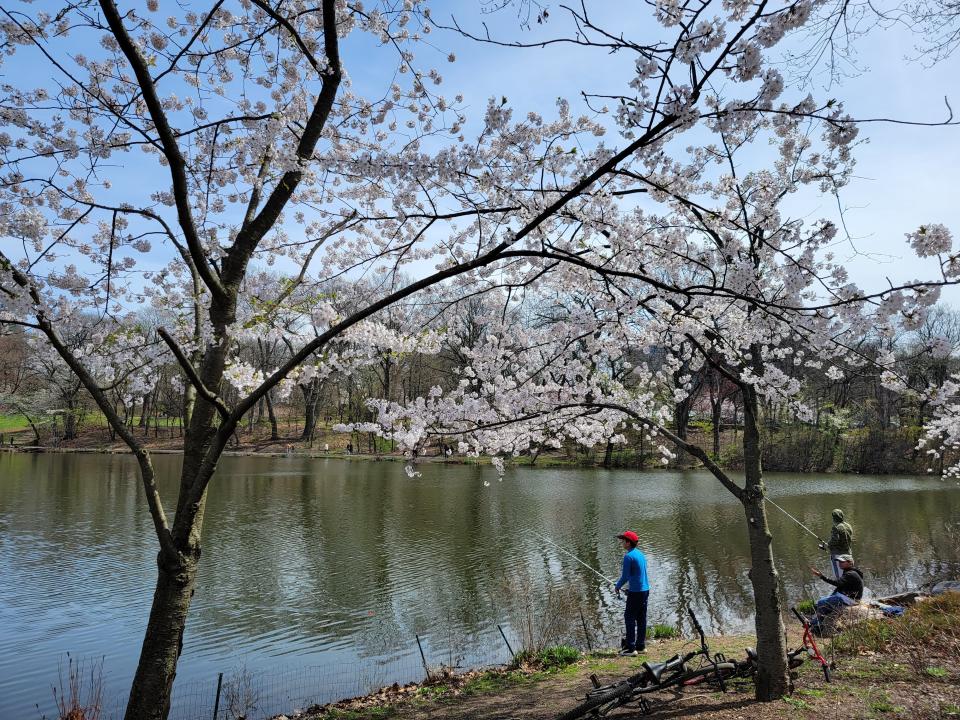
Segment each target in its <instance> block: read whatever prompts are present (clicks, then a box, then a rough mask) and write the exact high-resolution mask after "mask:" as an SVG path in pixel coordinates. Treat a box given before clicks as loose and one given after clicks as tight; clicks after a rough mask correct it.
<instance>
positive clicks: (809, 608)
mask: <svg viewBox="0 0 960 720" xmlns="http://www.w3.org/2000/svg"><path fill="white" fill-rule="evenodd" d="M796 607H797V610H799V611H800V613H801V614H803V615H812V614H813V610H814V602H813V600H801V601H800V602H798V603H797V606H796Z"/></svg>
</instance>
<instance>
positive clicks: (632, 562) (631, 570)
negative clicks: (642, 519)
mask: <svg viewBox="0 0 960 720" xmlns="http://www.w3.org/2000/svg"><path fill="white" fill-rule="evenodd" d="M617 538H618V539H619V540H620V541H621V542H622V543H623V549H624V550H626V553H624V556H623V571H622V572H621V573H620V579H619V580H617V583H616V585H614V588H615V589H616V591H617V597H619V596H620V590H621V589H622V588H623V587H624V586H626V588H627V605H626V607H625V608H624V611H623V621H624V623H625V624H626V626H627V638H626V641H625V642H624V646H623V652H621V653H620V654H621V655H638V654H639V653H641V652H643V651H644V650H646V641H647V599H648V598H649V596H650V583H649V582H648V581H647V558H646V557H644V555H643V553H642V552H640V550H638V549H637V543H638V542H639V541H640V538H639V537H638V536H637V534H636V533H635V532H633V531H632V530H627V531H625V532H622V533H620V534H619V535H617Z"/></svg>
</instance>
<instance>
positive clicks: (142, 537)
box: [0, 454, 960, 717]
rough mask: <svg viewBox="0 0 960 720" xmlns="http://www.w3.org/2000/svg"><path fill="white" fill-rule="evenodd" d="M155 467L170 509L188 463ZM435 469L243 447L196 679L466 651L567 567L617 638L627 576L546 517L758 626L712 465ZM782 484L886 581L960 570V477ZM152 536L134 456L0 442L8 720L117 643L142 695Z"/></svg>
mask: <svg viewBox="0 0 960 720" xmlns="http://www.w3.org/2000/svg"><path fill="white" fill-rule="evenodd" d="M155 462H156V465H157V470H158V475H159V477H160V484H161V490H162V492H164V494H165V499H166V501H167V503H168V504H172V502H173V492H174V489H175V477H176V473H177V471H178V470H179V464H180V461H179V458H177V457H175V456H158V457H157V458H155ZM421 469H422V472H423V475H422V477H420V478H417V479H415V480H411V479H408V478H407V477H406V475H405V474H404V472H403V469H402V467H401V466H400V465H399V464H397V463H392V462H381V463H367V462H350V461H335V460H311V459H306V458H289V459H288V458H284V459H267V458H225V459H224V461H223V463H222V465H221V469H220V470H219V471H218V476H217V478H216V480H215V482H214V485H213V487H212V490H211V492H210V496H209V500H208V510H207V513H206V518H207V521H206V526H205V528H204V555H203V562H202V569H201V575H200V578H199V586H198V590H197V595H196V599H195V601H194V609H193V612H192V615H191V619H190V624H189V626H188V628H187V633H186V638H185V647H184V655H183V660H182V663H181V671H180V677H181V678H183V677H187V678H189V677H198V676H202V677H211V676H215V675H216V673H217V672H218V671H221V670H224V669H227V668H229V667H230V666H232V665H234V664H236V662H238V661H240V660H242V661H244V662H245V663H246V664H247V666H248V668H250V669H251V670H253V671H256V670H257V669H263V668H269V667H271V666H272V665H275V664H276V663H278V662H284V663H288V664H289V663H295V664H296V663H300V664H304V665H327V664H329V665H331V666H332V665H336V664H341V663H345V662H352V661H354V660H356V659H357V658H358V657H359V658H389V657H396V656H399V655H403V654H406V653H409V652H410V651H411V647H412V643H413V637H414V635H415V634H419V635H421V637H423V638H424V640H425V642H426V645H427V648H428V650H429V652H431V653H432V654H434V655H443V654H444V653H447V654H449V657H451V658H452V657H453V656H454V655H456V654H458V653H459V654H466V655H469V646H470V645H471V644H472V643H479V642H481V640H482V638H483V637H484V636H487V637H488V636H489V632H490V631H491V630H493V628H495V625H496V623H497V622H503V621H504V620H508V619H509V616H510V610H509V608H508V607H507V605H509V604H510V598H509V595H510V593H514V594H516V593H517V592H526V593H530V595H531V596H532V597H534V598H536V597H537V596H538V595H539V594H541V593H543V589H544V587H545V586H546V583H548V582H549V581H550V580H551V579H553V580H564V581H568V582H571V583H573V585H574V586H576V587H578V588H581V589H582V592H583V593H584V595H585V596H586V597H588V598H590V601H591V604H592V605H593V606H594V607H596V608H597V609H598V613H599V614H600V615H601V616H603V617H607V618H608V619H612V624H611V625H610V626H609V628H610V630H611V632H614V631H615V628H616V623H615V616H616V614H617V612H618V607H617V606H616V605H615V604H614V603H613V602H612V599H611V598H610V596H609V591H608V590H607V589H606V588H604V587H602V585H601V583H599V582H598V579H597V578H596V577H595V576H594V575H592V574H591V573H590V572H589V571H588V570H586V569H585V568H583V567H581V566H580V565H578V564H577V563H576V561H574V560H572V559H571V558H569V557H567V556H565V555H564V554H562V553H560V552H558V551H557V550H556V548H554V547H552V546H550V545H548V544H546V543H544V542H543V541H542V540H541V539H540V537H539V536H538V534H539V533H543V534H546V535H548V536H549V537H551V538H552V539H553V540H554V541H555V542H557V543H558V544H560V545H561V546H563V547H565V548H567V549H569V550H570V552H572V553H574V554H575V555H576V556H578V557H579V558H581V559H582V560H583V561H584V562H586V563H588V564H590V565H591V566H593V567H596V568H598V569H599V570H601V572H603V573H605V574H606V575H609V576H615V575H616V573H617V570H618V568H619V557H620V550H619V549H618V546H617V543H616V541H615V540H614V536H615V535H616V533H617V532H619V531H621V530H622V529H624V528H626V527H630V528H633V529H635V530H637V532H639V534H640V536H641V538H642V540H641V544H642V549H643V550H644V551H645V552H646V553H647V555H648V558H649V563H650V576H651V580H652V583H653V592H652V594H651V617H652V618H653V619H655V620H659V621H663V622H671V623H677V622H679V621H680V620H681V619H682V618H683V617H684V615H685V612H686V609H687V607H693V608H694V609H696V610H697V612H698V613H699V614H700V615H701V616H702V617H703V618H704V619H705V620H707V621H708V622H706V623H705V624H707V625H709V626H710V627H712V628H713V629H714V630H716V631H733V630H741V629H744V628H748V627H749V625H750V623H751V620H752V599H751V595H750V587H749V581H748V579H747V558H748V557H749V549H748V544H747V537H746V534H745V532H744V528H743V524H744V520H743V512H742V509H741V507H740V506H739V505H738V504H737V502H736V501H735V500H734V499H733V498H732V497H731V496H729V495H728V494H727V493H726V492H725V491H724V490H723V489H722V488H720V487H719V485H718V484H717V483H716V482H715V481H714V480H713V479H712V478H711V477H710V476H709V475H706V474H705V473H699V472H691V473H654V472H651V473H635V472H626V471H601V470H557V471H553V470H521V469H515V470H512V471H510V472H508V475H507V477H506V478H505V479H504V480H503V481H502V482H498V481H497V479H496V476H495V474H494V473H493V472H492V470H491V469H490V468H480V467H476V466H436V465H426V466H424V467H422V468H421ZM485 479H486V480H489V481H490V483H491V486H490V487H484V485H483V481H484V480H485ZM768 484H769V486H770V490H771V494H772V495H773V496H774V497H775V499H776V500H777V501H778V503H779V504H781V505H782V506H783V507H784V508H785V509H786V510H787V511H789V512H790V513H791V514H793V515H795V516H796V517H797V518H798V519H799V520H800V521H801V522H803V523H804V524H806V525H808V526H810V527H812V528H814V529H815V530H816V531H817V532H819V533H820V534H821V535H825V534H826V533H828V532H829V524H830V510H831V509H832V508H833V507H837V506H839V507H843V508H844V510H845V511H846V513H847V516H848V518H849V519H850V520H851V521H852V522H853V524H854V526H855V527H856V530H857V537H856V541H855V548H854V550H855V553H856V555H857V558H858V563H859V564H860V565H861V566H862V567H863V568H864V569H865V570H866V572H867V577H868V581H869V585H870V587H871V588H872V589H873V590H874V591H875V592H878V593H884V592H887V591H894V590H899V589H903V588H905V587H907V586H911V585H915V584H917V583H919V582H922V581H924V580H927V579H928V578H931V577H937V576H943V575H957V574H958V572H957V571H958V561H960V549H958V544H960V543H958V532H957V528H956V527H955V526H951V525H950V523H951V522H954V523H955V522H957V518H958V516H960V513H958V510H960V495H958V490H957V488H956V486H955V485H949V484H944V483H942V482H940V481H938V480H932V479H927V478H867V477H850V476H826V475H820V476H808V477H800V478H798V477H789V476H776V475H773V476H770V477H769V478H768ZM771 526H772V530H773V533H774V537H775V550H776V554H777V559H778V563H779V566H780V569H781V572H782V577H783V583H784V590H785V592H786V593H787V596H788V597H789V598H791V599H792V600H797V599H799V598H802V597H806V596H812V595H818V594H820V593H821V592H822V588H820V587H817V586H816V585H815V583H814V582H813V579H812V578H811V577H810V575H809V571H808V570H807V568H808V566H809V565H810V564H811V563H815V562H819V563H820V564H821V566H822V567H824V569H826V562H825V559H824V556H823V554H822V553H820V551H818V550H817V547H816V543H815V541H813V540H812V538H810V536H809V535H807V534H806V533H805V532H804V531H803V530H802V529H801V528H799V527H798V526H796V525H795V524H794V523H793V522H792V521H790V520H789V519H787V518H786V517H784V516H782V515H781V514H780V513H779V512H777V511H775V510H772V511H771ZM152 533H153V531H152V526H151V523H150V521H149V517H148V515H147V513H146V512H145V510H144V505H143V498H142V491H141V489H140V487H139V483H138V480H137V476H136V473H135V465H134V463H133V462H132V461H131V460H130V459H129V458H127V457H124V456H98V455H49V456H45V455H9V454H3V455H0V577H3V579H4V582H3V583H2V585H0V716H2V717H23V716H26V715H27V714H28V713H34V714H35V712H34V703H37V702H42V701H44V700H45V699H46V698H48V697H49V685H50V681H51V680H53V679H54V676H55V674H56V667H57V661H58V658H59V657H61V654H62V653H63V652H65V651H68V650H70V651H73V652H74V653H79V654H83V655H87V656H103V657H104V659H105V668H106V670H107V685H108V688H107V689H108V692H116V693H122V692H123V691H124V689H125V687H126V684H127V683H128V681H129V676H130V674H131V673H132V666H133V663H134V662H135V660H136V655H137V651H138V649H139V641H140V638H141V635H142V632H143V626H144V624H145V620H146V614H147V611H148V608H149V602H150V597H151V593H152V587H153V580H154V570H153V568H154V557H155V552H156V550H155V543H154V540H153V538H152ZM518 585H519V586H520V587H519V590H518ZM506 588H511V589H510V591H509V592H508V591H507V590H506ZM464 648H467V650H464Z"/></svg>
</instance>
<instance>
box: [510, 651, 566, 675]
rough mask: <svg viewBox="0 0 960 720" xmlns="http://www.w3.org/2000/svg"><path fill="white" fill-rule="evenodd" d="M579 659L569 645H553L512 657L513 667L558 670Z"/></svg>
mask: <svg viewBox="0 0 960 720" xmlns="http://www.w3.org/2000/svg"><path fill="white" fill-rule="evenodd" d="M579 659H580V651H579V650H577V649H576V648H575V647H570V646H569V645H554V646H552V647H546V648H543V649H542V650H521V651H520V652H518V653H517V654H516V655H514V656H513V664H514V666H515V667H532V668H537V669H540V670H548V671H549V670H559V669H560V668H564V667H566V666H568V665H572V664H573V663H575V662H577V660H579Z"/></svg>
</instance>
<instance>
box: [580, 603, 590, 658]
mask: <svg viewBox="0 0 960 720" xmlns="http://www.w3.org/2000/svg"><path fill="white" fill-rule="evenodd" d="M580 624H581V625H583V636H584V637H585V638H586V639H587V650H589V651H590V652H593V643H592V642H590V631H589V630H587V621H586V620H584V618H583V610H581V611H580Z"/></svg>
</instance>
